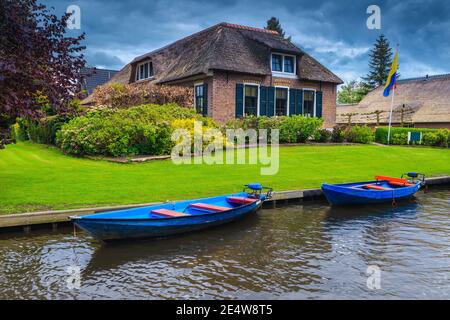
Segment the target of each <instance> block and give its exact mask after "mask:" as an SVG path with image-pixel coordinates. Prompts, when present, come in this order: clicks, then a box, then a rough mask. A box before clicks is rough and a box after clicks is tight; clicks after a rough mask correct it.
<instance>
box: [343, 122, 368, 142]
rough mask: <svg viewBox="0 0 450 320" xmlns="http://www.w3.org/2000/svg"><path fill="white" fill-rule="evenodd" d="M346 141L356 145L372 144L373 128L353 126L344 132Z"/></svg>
mask: <svg viewBox="0 0 450 320" xmlns="http://www.w3.org/2000/svg"><path fill="white" fill-rule="evenodd" d="M344 137H345V140H346V141H348V142H355V143H371V142H373V141H374V139H375V137H374V133H373V130H372V128H370V127H368V126H351V127H348V128H347V129H345V131H344Z"/></svg>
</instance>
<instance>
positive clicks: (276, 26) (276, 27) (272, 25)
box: [265, 17, 291, 41]
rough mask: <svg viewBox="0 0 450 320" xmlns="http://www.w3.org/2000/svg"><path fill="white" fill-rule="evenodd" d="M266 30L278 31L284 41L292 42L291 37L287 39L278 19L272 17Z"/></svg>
mask: <svg viewBox="0 0 450 320" xmlns="http://www.w3.org/2000/svg"><path fill="white" fill-rule="evenodd" d="M265 29H266V30H273V31H276V32H278V34H279V35H280V36H282V37H283V38H284V39H288V40H289V41H290V40H291V37H287V38H286V34H285V33H284V30H283V28H282V27H281V24H280V20H278V18H275V17H272V18H270V19H269V20H267V26H266V27H265Z"/></svg>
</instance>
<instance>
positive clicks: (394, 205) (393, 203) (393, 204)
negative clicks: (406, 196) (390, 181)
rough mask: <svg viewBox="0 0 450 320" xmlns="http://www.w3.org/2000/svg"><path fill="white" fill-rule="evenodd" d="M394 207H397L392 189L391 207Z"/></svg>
mask: <svg viewBox="0 0 450 320" xmlns="http://www.w3.org/2000/svg"><path fill="white" fill-rule="evenodd" d="M396 206H397V203H396V202H395V194H394V189H392V207H393V208H395V207H396Z"/></svg>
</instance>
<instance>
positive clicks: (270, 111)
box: [267, 87, 275, 117]
mask: <svg viewBox="0 0 450 320" xmlns="http://www.w3.org/2000/svg"><path fill="white" fill-rule="evenodd" d="M274 114H275V87H269V88H267V115H268V116H269V117H273V115H274Z"/></svg>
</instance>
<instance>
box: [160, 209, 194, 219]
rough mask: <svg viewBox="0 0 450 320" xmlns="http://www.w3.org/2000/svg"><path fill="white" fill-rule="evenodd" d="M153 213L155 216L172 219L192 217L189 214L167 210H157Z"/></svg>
mask: <svg viewBox="0 0 450 320" xmlns="http://www.w3.org/2000/svg"><path fill="white" fill-rule="evenodd" d="M151 212H152V213H154V214H158V215H160V216H164V217H172V218H174V217H186V216H190V214H188V213H183V212H178V211H172V210H167V209H156V210H152V211H151Z"/></svg>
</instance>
